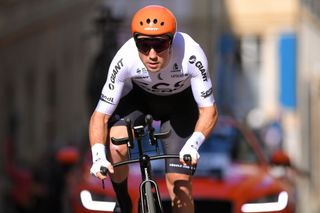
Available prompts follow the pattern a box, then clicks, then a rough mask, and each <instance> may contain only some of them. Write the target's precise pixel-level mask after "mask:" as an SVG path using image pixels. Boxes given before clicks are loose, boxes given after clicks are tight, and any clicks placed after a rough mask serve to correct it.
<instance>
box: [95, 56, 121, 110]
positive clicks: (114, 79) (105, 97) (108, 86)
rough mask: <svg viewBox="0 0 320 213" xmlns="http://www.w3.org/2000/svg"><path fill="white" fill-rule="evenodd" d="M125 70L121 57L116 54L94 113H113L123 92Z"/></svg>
mask: <svg viewBox="0 0 320 213" xmlns="http://www.w3.org/2000/svg"><path fill="white" fill-rule="evenodd" d="M126 70H127V68H126V66H125V63H124V59H123V57H122V55H121V54H119V53H117V54H116V56H115V57H114V58H113V60H112V62H111V64H110V66H109V70H108V76H107V80H106V83H105V84H104V86H103V89H102V92H101V96H100V99H99V101H98V104H97V107H96V111H98V112H101V113H105V114H108V115H111V114H112V113H113V112H114V110H115V108H116V107H117V105H118V103H119V100H120V98H121V95H122V92H123V88H124V85H125V81H126Z"/></svg>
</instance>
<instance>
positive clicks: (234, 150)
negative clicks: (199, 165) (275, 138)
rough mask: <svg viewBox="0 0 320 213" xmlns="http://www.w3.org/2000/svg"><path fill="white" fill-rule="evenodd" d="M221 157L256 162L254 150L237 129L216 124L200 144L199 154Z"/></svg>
mask: <svg viewBox="0 0 320 213" xmlns="http://www.w3.org/2000/svg"><path fill="white" fill-rule="evenodd" d="M208 154H210V156H211V158H214V157H218V156H219V157H220V158H221V157H223V158H226V159H228V160H230V161H232V162H239V163H257V161H258V158H257V155H256V154H255V152H254V150H253V149H252V147H251V146H250V144H249V142H248V141H247V140H246V138H245V136H244V135H243V134H242V132H240V130H239V129H237V128H235V127H233V126H231V125H228V124H217V126H216V127H215V129H214V131H213V133H212V134H211V135H210V136H209V137H208V139H207V140H206V141H205V142H204V143H203V144H202V146H201V148H200V155H201V157H202V156H203V155H208Z"/></svg>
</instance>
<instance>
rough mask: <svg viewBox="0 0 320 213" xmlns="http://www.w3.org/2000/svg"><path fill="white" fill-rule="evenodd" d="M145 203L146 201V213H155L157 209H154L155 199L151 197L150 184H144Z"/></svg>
mask: <svg viewBox="0 0 320 213" xmlns="http://www.w3.org/2000/svg"><path fill="white" fill-rule="evenodd" d="M145 201H146V208H147V212H148V213H156V212H157V209H156V204H155V199H154V197H153V192H152V184H151V182H146V183H145Z"/></svg>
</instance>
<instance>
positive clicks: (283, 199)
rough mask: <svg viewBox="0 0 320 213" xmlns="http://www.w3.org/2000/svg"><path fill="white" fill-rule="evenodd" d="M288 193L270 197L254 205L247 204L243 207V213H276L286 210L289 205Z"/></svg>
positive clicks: (257, 201) (255, 202)
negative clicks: (276, 212) (275, 212)
mask: <svg viewBox="0 0 320 213" xmlns="http://www.w3.org/2000/svg"><path fill="white" fill-rule="evenodd" d="M288 198H289V196H288V193H287V192H285V191H282V192H280V193H279V194H277V195H275V196H268V197H265V198H262V199H259V200H256V201H254V202H252V203H245V204H243V205H242V206H241V211H242V212H274V211H281V210H283V209H285V208H286V207H287V205H288Z"/></svg>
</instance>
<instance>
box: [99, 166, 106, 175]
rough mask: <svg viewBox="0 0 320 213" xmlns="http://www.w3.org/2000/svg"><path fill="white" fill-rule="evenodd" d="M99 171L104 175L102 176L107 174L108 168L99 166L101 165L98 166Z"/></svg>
mask: <svg viewBox="0 0 320 213" xmlns="http://www.w3.org/2000/svg"><path fill="white" fill-rule="evenodd" d="M100 173H101V174H102V175H104V176H107V174H108V169H107V167H105V166H101V167H100Z"/></svg>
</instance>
